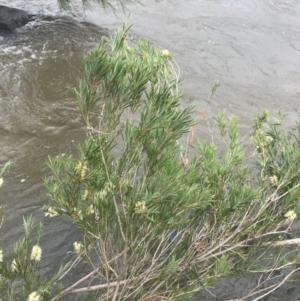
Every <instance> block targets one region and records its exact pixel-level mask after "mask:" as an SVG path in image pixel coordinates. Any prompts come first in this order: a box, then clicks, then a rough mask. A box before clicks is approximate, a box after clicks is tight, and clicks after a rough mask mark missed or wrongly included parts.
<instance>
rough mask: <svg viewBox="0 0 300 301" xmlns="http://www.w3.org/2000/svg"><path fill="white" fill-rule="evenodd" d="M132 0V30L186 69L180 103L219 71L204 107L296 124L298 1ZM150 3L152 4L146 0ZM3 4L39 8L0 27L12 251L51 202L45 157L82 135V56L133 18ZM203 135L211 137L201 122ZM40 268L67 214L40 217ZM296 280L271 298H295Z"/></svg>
mask: <svg viewBox="0 0 300 301" xmlns="http://www.w3.org/2000/svg"><path fill="white" fill-rule="evenodd" d="M144 2H145V3H144V5H131V6H129V10H130V12H131V14H130V23H131V24H132V25H133V27H132V29H131V31H130V38H131V39H132V41H133V43H134V42H135V41H137V40H138V39H140V38H145V39H147V40H150V41H151V43H152V44H153V45H154V46H155V47H157V48H160V49H168V50H169V51H171V52H172V53H173V54H174V56H175V58H176V60H177V62H178V64H179V66H180V69H181V74H180V75H181V79H182V83H181V90H182V91H183V92H184V97H183V100H182V105H183V106H186V105H188V104H193V105H195V108H196V109H197V110H200V109H202V108H205V107H206V105H207V102H208V101H209V98H210V90H211V87H212V85H213V82H214V80H215V79H217V80H219V81H220V82H221V87H220V88H219V89H218V91H217V93H216V95H215V96H214V98H213V100H212V101H211V102H210V104H209V107H208V112H207V113H208V116H209V117H210V118H212V117H213V116H215V115H216V113H217V111H218V110H219V109H220V108H221V109H224V110H226V111H227V112H228V113H230V114H235V115H238V116H239V117H240V119H241V123H240V128H241V132H242V133H247V132H248V131H249V129H250V125H251V120H252V118H253V116H254V114H255V113H257V112H259V111H260V110H261V109H263V108H267V109H269V110H270V111H271V112H275V111H277V110H279V109H280V110H281V111H282V112H284V113H285V114H287V115H288V116H287V121H288V123H289V124H290V125H292V124H294V123H295V120H296V118H297V109H298V108H299V96H300V85H299V81H300V18H299V17H300V1H299V0H273V1H271V0H214V1H212V0H185V1H182V0H156V1H155V0H147V1H144ZM146 2H147V3H146ZM1 4H3V5H9V6H12V7H16V8H21V9H25V10H27V11H28V12H30V13H31V14H38V15H39V16H40V17H39V18H37V20H36V21H34V22H31V23H29V24H28V25H26V26H25V27H23V28H20V29H18V30H17V31H16V33H14V34H10V35H4V34H2V35H0V164H4V163H5V162H6V161H7V160H11V161H12V162H13V165H12V167H11V169H10V171H9V173H7V174H6V176H5V183H4V185H3V187H2V188H1V196H0V205H3V206H4V207H5V223H4V225H3V228H2V232H3V236H2V240H1V244H3V246H6V249H11V248H12V245H13V242H14V241H15V240H16V239H17V238H18V237H19V236H20V233H22V217H23V215H28V214H33V215H34V216H36V217H38V218H42V216H43V214H42V212H41V205H43V204H44V203H47V201H48V200H47V196H46V191H45V189H44V187H43V183H42V177H43V176H45V175H47V173H48V170H47V168H46V167H45V160H46V158H47V156H48V155H57V156H64V155H65V154H68V153H70V152H74V151H75V150H76V145H77V144H78V143H79V142H80V141H82V140H83V138H84V125H83V123H82V122H81V120H80V118H79V115H78V110H77V107H76V102H75V101H74V94H73V92H72V89H73V87H76V86H77V83H78V79H79V78H80V76H81V75H82V57H83V55H84V54H85V53H87V52H88V51H89V50H90V49H92V48H93V46H94V45H95V44H96V43H97V42H98V41H99V39H100V38H101V36H103V35H110V34H112V33H113V31H114V30H115V29H117V28H118V27H120V26H121V25H122V24H123V22H124V21H125V20H126V19H127V16H126V14H123V13H121V12H118V13H116V14H115V13H113V12H111V11H107V12H105V11H104V10H103V9H101V8H97V7H93V8H91V9H85V10H84V9H82V7H81V5H80V4H79V3H77V4H74V5H73V9H72V12H62V11H60V9H59V7H58V5H57V3H56V1H55V0H2V1H1ZM197 135H198V136H199V137H208V134H207V129H206V128H205V126H204V125H203V126H200V127H198V132H197ZM44 222H45V227H46V230H45V237H44V239H43V249H44V252H43V254H45V256H44V260H43V262H42V268H43V269H44V270H45V271H46V272H47V271H50V272H51V270H52V269H55V268H56V267H58V266H59V265H60V263H61V262H62V261H64V260H67V258H68V251H70V250H72V244H73V241H74V240H75V239H76V235H77V233H76V231H75V230H74V229H73V228H72V227H71V225H70V224H69V223H68V222H67V221H61V220H55V219H51V220H48V219H46V220H44ZM251 285H253V282H251V281H248V280H245V279H241V280H239V281H237V280H236V279H235V280H233V281H227V280H226V281H223V282H221V283H218V285H217V287H216V289H215V290H212V291H213V292H214V294H215V295H216V298H215V297H212V295H210V294H209V293H207V292H204V293H202V294H200V295H199V296H198V297H197V300H204V301H205V300H207V301H208V300H218V301H219V300H229V299H233V298H236V297H240V296H241V295H242V294H243V293H245V291H246V290H247V289H250V287H251ZM297 286H299V285H298V283H289V284H288V285H286V286H284V288H282V289H281V290H279V291H277V292H276V294H273V295H272V296H271V297H270V298H269V299H265V300H272V301H276V300H286V301H297V300H298V297H299V296H300V290H299V289H297V288H296V287H297Z"/></svg>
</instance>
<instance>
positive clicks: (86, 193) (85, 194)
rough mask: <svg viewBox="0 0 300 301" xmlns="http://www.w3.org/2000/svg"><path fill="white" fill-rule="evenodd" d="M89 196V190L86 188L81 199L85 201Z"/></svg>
mask: <svg viewBox="0 0 300 301" xmlns="http://www.w3.org/2000/svg"><path fill="white" fill-rule="evenodd" d="M88 196H89V191H88V190H87V189H86V190H85V191H84V193H83V195H82V200H83V201H85V200H86V199H87V198H88Z"/></svg>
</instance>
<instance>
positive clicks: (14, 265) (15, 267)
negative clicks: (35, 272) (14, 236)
mask: <svg viewBox="0 0 300 301" xmlns="http://www.w3.org/2000/svg"><path fill="white" fill-rule="evenodd" d="M10 268H11V270H12V271H13V272H17V271H18V268H17V263H16V260H15V259H14V260H13V261H12V263H11V267H10Z"/></svg>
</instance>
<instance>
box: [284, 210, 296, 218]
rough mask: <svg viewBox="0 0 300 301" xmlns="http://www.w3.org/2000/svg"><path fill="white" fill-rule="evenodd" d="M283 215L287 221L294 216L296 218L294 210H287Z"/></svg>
mask: <svg viewBox="0 0 300 301" xmlns="http://www.w3.org/2000/svg"><path fill="white" fill-rule="evenodd" d="M284 216H285V217H286V219H287V220H288V221H293V220H294V219H295V218H297V214H296V213H295V211H294V210H290V211H288V212H287V213H286V214H285V215H284Z"/></svg>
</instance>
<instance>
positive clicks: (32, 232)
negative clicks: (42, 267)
mask: <svg viewBox="0 0 300 301" xmlns="http://www.w3.org/2000/svg"><path fill="white" fill-rule="evenodd" d="M24 230H25V234H24V237H23V238H22V239H20V240H19V241H18V242H17V243H16V244H15V246H14V251H13V258H11V257H9V256H8V257H7V256H6V255H5V254H3V251H2V250H1V259H2V260H1V261H0V275H1V278H0V296H1V297H2V298H3V300H27V297H28V296H29V295H30V294H31V293H34V292H35V293H36V294H37V295H39V296H41V297H42V298H43V300H45V301H46V300H50V296H51V295H52V294H55V293H57V292H59V291H60V290H61V284H60V283H59V278H60V277H61V276H62V274H63V273H64V272H65V270H66V268H67V267H68V265H66V266H64V267H62V268H61V269H60V270H59V271H58V273H56V274H55V275H54V276H52V277H51V278H50V279H47V278H45V277H44V276H43V275H42V273H41V272H40V271H39V269H38V263H39V261H40V260H41V255H42V250H41V248H40V246H39V245H40V239H41V237H42V233H43V226H42V224H41V223H40V224H39V225H37V226H35V225H34V220H33V219H32V218H31V217H28V218H25V219H24ZM32 236H36V239H35V240H34V241H33V240H32ZM28 300H30V299H28ZM33 300H35V299H33Z"/></svg>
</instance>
